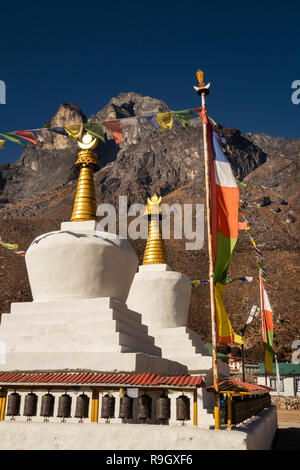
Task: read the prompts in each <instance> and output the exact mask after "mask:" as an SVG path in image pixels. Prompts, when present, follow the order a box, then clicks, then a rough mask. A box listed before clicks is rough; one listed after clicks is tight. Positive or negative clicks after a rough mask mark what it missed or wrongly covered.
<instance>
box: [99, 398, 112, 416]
mask: <svg viewBox="0 0 300 470" xmlns="http://www.w3.org/2000/svg"><path fill="white" fill-rule="evenodd" d="M114 416H115V397H110V396H109V395H108V394H106V395H104V397H103V398H102V405H101V418H106V419H109V418H114Z"/></svg>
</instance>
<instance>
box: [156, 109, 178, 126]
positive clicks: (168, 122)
mask: <svg viewBox="0 0 300 470" xmlns="http://www.w3.org/2000/svg"><path fill="white" fill-rule="evenodd" d="M156 120H157V122H158V125H159V127H160V128H161V129H162V130H163V131H166V130H169V129H172V127H173V124H174V111H169V112H168V113H158V114H157V115H156Z"/></svg>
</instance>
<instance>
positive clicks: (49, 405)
mask: <svg viewBox="0 0 300 470" xmlns="http://www.w3.org/2000/svg"><path fill="white" fill-rule="evenodd" d="M53 414H54V395H52V394H51V393H46V395H43V397H42V405H41V416H44V418H50V417H51V416H53Z"/></svg>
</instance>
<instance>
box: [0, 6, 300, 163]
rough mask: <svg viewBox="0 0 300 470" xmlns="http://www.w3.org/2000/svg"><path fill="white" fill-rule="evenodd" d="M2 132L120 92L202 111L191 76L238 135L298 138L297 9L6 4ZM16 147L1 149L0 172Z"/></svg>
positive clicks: (87, 107)
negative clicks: (203, 84)
mask: <svg viewBox="0 0 300 470" xmlns="http://www.w3.org/2000/svg"><path fill="white" fill-rule="evenodd" d="M0 12H1V30H0V44H1V46H0V47H1V49H0V80H3V81H5V83H6V91H7V95H6V104H5V105H2V104H0V131H3V132H4V131H13V130H22V129H30V128H38V127H42V125H43V124H44V122H45V121H47V120H48V119H49V118H50V117H51V116H53V114H54V113H55V112H56V110H57V108H58V106H59V104H60V103H62V102H70V101H74V102H75V103H77V104H78V105H79V106H80V107H81V109H82V110H83V112H84V113H85V114H86V115H87V116H90V115H91V114H93V113H96V112H97V111H99V110H100V109H101V108H102V107H103V106H105V104H107V102H108V101H109V100H110V98H111V97H113V96H117V95H118V94H119V93H120V92H128V91H135V92H137V93H141V94H143V95H149V96H152V97H155V98H159V99H162V100H164V101H166V102H167V103H168V105H169V106H170V107H171V108H172V109H175V110H176V109H177V110H180V109H185V108H189V107H195V106H199V105H200V98H199V97H198V96H197V95H196V94H195V92H194V90H193V88H192V86H193V85H194V84H196V77H195V72H196V70H197V68H198V67H200V68H202V69H203V70H204V71H205V79H206V80H208V81H210V82H211V86H212V88H211V93H210V95H209V97H208V111H209V114H210V115H211V116H212V117H213V118H214V119H215V120H217V121H218V122H220V123H222V124H223V125H227V126H231V127H235V128H239V129H240V130H241V131H242V132H243V133H245V132H248V131H249V132H253V133H258V132H265V133H268V134H270V135H273V136H283V137H286V138H292V137H300V132H299V116H300V105H294V104H293V103H292V101H291V94H292V91H293V90H292V88H291V84H292V82H293V81H294V80H297V79H299V80H300V63H299V36H300V34H299V29H300V28H299V15H300V6H299V4H298V6H296V2H294V1H293V2H289V1H285V2H280V3H278V2H267V1H260V2H241V1H239V2H231V1H227V2H225V1H223V2H219V1H203V2H201V1H199V0H197V1H188V0H186V1H180V2H179V1H178V2H177V1H176V0H174V1H169V0H160V1H155V0H152V1H151V2H147V3H146V2H138V1H136V0H133V1H129V2H124V1H122V2H121V1H99V0H98V1H97V2H93V1H91V0H90V1H89V2H87V3H86V4H85V3H84V2H83V3H77V2H67V1H64V2H55V1H52V2H41V3H36V2H31V3H30V2H27V3H23V4H21V3H19V2H18V3H16V4H15V5H14V4H12V3H10V2H6V4H5V5H3V2H2V5H1V7H0ZM21 151H22V148H21V147H20V146H18V145H16V144H7V150H6V151H0V163H5V162H9V161H14V160H16V159H17V158H18V157H19V156H20V153H21Z"/></svg>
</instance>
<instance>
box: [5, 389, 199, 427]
mask: <svg viewBox="0 0 300 470" xmlns="http://www.w3.org/2000/svg"><path fill="white" fill-rule="evenodd" d="M54 401H55V397H54V395H52V394H51V393H46V394H45V395H43V397H42V403H41V411H40V416H43V417H44V418H45V420H47V419H48V418H50V417H53V416H54ZM37 402H38V396H37V395H36V394H35V393H33V392H31V393H28V394H27V395H26V396H25V402H24V412H23V415H24V416H27V418H28V419H30V418H31V417H32V416H36V415H37ZM20 406H21V395H20V394H19V393H17V392H14V393H11V394H10V395H9V396H8V401H7V411H6V415H7V416H11V417H12V419H13V418H14V417H15V416H19V415H20ZM71 406H72V397H71V396H70V395H68V394H67V393H64V394H63V395H61V396H60V397H59V401H58V411H57V417H58V418H62V420H63V421H64V420H65V419H66V418H70V417H71ZM88 416H89V397H88V396H87V395H85V394H84V393H82V394H81V395H79V396H78V397H77V400H76V409H75V418H79V419H80V420H82V419H83V418H88ZM151 416H152V398H151V397H150V396H149V395H147V394H146V393H144V394H143V395H141V396H140V397H138V398H137V418H138V419H140V420H142V421H144V422H145V421H147V420H150V419H151ZM114 417H115V397H113V396H110V395H108V394H106V395H104V396H103V397H102V403H101V418H104V419H106V420H109V419H111V418H114ZM170 417H171V400H170V398H168V396H167V395H166V394H165V392H164V393H163V394H162V395H161V396H160V398H158V400H157V402H156V418H157V420H159V421H167V420H169V419H170ZM119 418H122V419H132V418H133V398H131V397H129V396H128V395H127V394H126V393H125V395H124V397H123V398H121V399H120V408H119ZM176 419H177V420H179V421H186V420H189V419H190V399H189V398H188V397H187V396H186V395H183V394H182V395H180V396H179V397H177V398H176Z"/></svg>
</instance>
